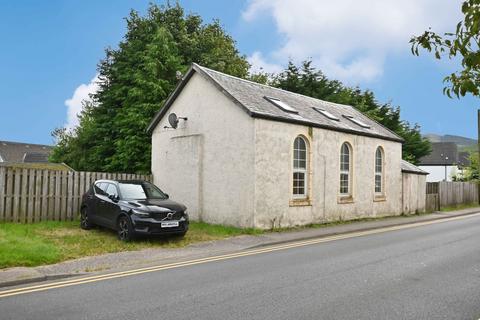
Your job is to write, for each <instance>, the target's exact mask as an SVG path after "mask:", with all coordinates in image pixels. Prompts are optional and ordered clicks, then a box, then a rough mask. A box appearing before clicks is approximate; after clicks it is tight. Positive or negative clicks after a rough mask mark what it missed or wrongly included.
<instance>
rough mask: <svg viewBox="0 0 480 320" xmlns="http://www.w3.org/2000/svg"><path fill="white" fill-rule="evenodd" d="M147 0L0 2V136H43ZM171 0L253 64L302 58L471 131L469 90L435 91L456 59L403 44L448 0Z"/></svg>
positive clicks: (438, 23)
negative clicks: (224, 35) (457, 93)
mask: <svg viewBox="0 0 480 320" xmlns="http://www.w3.org/2000/svg"><path fill="white" fill-rule="evenodd" d="M148 2H149V1H140V0H136V1H133V0H130V1H127V0H116V1H113V0H112V1H53V0H50V1H33V0H32V1H26V0H24V1H2V2H0V38H1V39H2V50H0V97H1V100H0V140H12V141H22V142H29V143H44V144H51V143H53V140H52V138H51V136H50V132H51V131H52V130H53V129H55V128H56V127H62V126H65V125H66V124H67V123H68V121H69V120H68V116H67V112H68V108H67V105H66V104H65V102H66V100H68V99H71V98H72V97H74V93H75V91H76V90H77V88H79V86H81V85H82V84H84V86H83V87H80V88H84V89H85V90H83V91H88V89H89V88H91V87H88V86H85V85H88V84H89V82H90V81H91V80H92V78H94V76H95V74H96V64H97V63H98V61H99V60H100V59H101V58H103V56H104V48H106V47H107V46H112V47H115V46H116V45H117V44H118V42H119V41H120V40H121V39H122V36H123V34H124V33H125V21H124V19H123V18H124V17H125V16H127V15H128V13H129V11H130V9H132V8H133V9H135V10H138V11H140V12H144V11H145V9H146V8H147V6H148ZM180 3H181V5H182V6H183V7H184V8H185V9H186V10H187V12H195V13H198V14H200V15H201V16H202V17H203V18H204V20H205V21H211V20H212V19H214V18H218V19H220V21H221V22H222V24H223V25H224V27H225V29H226V30H227V31H228V32H229V33H230V34H231V35H232V36H233V37H234V38H235V39H236V40H237V43H238V48H239V49H240V51H241V52H242V53H243V54H245V55H246V56H247V57H249V60H250V61H251V62H252V64H253V67H254V68H256V69H258V68H260V67H263V68H264V69H265V70H267V71H276V70H279V68H281V67H282V66H284V65H285V64H286V62H287V61H288V59H293V60H295V61H301V60H303V59H305V58H312V59H313V61H314V62H315V64H316V65H317V66H318V67H320V68H322V70H325V72H326V73H327V75H329V76H330V77H331V78H338V79H340V80H342V81H344V82H346V83H347V84H350V85H359V86H360V87H361V88H364V89H365V88H370V89H372V90H373V91H374V92H375V93H376V95H377V97H378V98H379V99H380V100H381V101H384V102H386V101H391V102H392V103H393V104H394V105H399V106H400V107H401V110H402V118H403V119H405V120H407V121H409V122H411V123H418V124H420V125H421V127H422V131H423V132H424V133H432V132H433V133H440V134H457V135H463V136H467V137H475V136H476V108H478V107H479V103H478V100H477V99H474V98H463V99H461V100H458V99H449V98H447V97H445V96H444V95H443V94H442V87H443V84H442V79H443V77H444V76H445V75H446V74H447V73H449V72H452V71H454V70H455V68H456V67H457V65H456V62H455V61H437V60H434V59H433V58H431V57H430V56H428V55H427V54H425V55H423V56H422V57H420V58H418V57H413V56H412V55H411V54H410V47H409V44H408V39H409V36H410V35H411V34H414V33H419V32H421V30H424V29H425V28H427V27H429V26H432V27H433V28H434V29H435V30H445V31H447V30H449V29H451V27H452V26H454V25H455V23H456V21H457V20H458V19H459V18H460V15H459V14H455V13H454V12H457V11H458V10H457V7H458V3H459V2H458V1H451V0H438V1H432V0H405V1H402V2H399V1H395V0H372V1H369V6H368V8H366V6H365V5H364V3H365V2H364V1H358V0H357V1H354V0H339V1H336V2H331V1H326V0H325V1H324V0H296V1H285V0H278V1H275V0H251V1H240V0H230V1H200V0H197V1H194V0H191V1H180ZM362 3H363V4H362ZM372 3H373V4H372ZM452 3H453V5H452ZM378 12H382V14H381V15H379V14H378ZM81 91H82V90H80V89H79V90H77V96H76V97H77V98H78V97H81V93H82V92H81ZM83 94H85V93H83ZM72 101H73V102H71V104H72V105H73V104H75V103H76V102H75V99H73V100H72Z"/></svg>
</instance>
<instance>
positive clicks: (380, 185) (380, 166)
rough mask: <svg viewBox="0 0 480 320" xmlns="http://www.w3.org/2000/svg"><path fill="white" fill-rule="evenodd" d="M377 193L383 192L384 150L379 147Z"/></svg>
mask: <svg viewBox="0 0 480 320" xmlns="http://www.w3.org/2000/svg"><path fill="white" fill-rule="evenodd" d="M375 193H376V194H382V193H383V150H382V147H378V148H377V151H376V152H375Z"/></svg>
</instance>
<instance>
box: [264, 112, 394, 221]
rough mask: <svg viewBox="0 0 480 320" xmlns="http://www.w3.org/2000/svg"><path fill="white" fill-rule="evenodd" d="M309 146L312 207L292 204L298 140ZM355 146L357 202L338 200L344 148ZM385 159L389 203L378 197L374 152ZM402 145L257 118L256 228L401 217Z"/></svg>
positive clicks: (385, 184)
mask: <svg viewBox="0 0 480 320" xmlns="http://www.w3.org/2000/svg"><path fill="white" fill-rule="evenodd" d="M298 135H303V136H304V137H307V138H308V140H309V143H310V148H309V150H310V166H311V167H310V179H308V180H309V181H310V194H309V200H310V203H309V204H306V203H303V204H302V205H295V204H294V202H293V201H292V200H293V199H292V158H293V141H294V139H295V138H296V137H297V136H298ZM344 142H349V143H350V145H351V146H352V147H353V174H352V178H353V184H352V186H353V202H349V203H342V202H341V201H340V198H339V188H340V187H339V184H340V182H339V179H340V147H341V145H342V144H343V143H344ZM378 146H382V147H383V149H384V155H385V165H384V168H385V173H384V187H385V189H384V190H385V199H384V200H383V201H376V198H375V192H374V161H375V151H376V148H377V147H378ZM401 148H402V146H401V144H400V143H398V142H392V141H387V140H382V139H376V138H370V137H364V136H358V135H352V134H348V133H342V132H337V131H331V130H325V129H318V128H310V129H309V127H306V126H301V125H295V124H287V123H281V122H274V121H268V120H262V119H255V176H256V181H255V226H256V227H260V228H271V227H272V226H275V227H287V226H293V225H304V224H309V223H319V222H325V221H333V220H339V219H344V220H348V219H355V218H360V217H376V216H382V215H395V214H400V213H401V211H402V174H401V167H400V160H401Z"/></svg>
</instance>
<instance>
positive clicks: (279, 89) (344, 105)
mask: <svg viewBox="0 0 480 320" xmlns="http://www.w3.org/2000/svg"><path fill="white" fill-rule="evenodd" d="M194 64H195V65H196V66H198V67H199V68H201V69H206V70H208V71H212V72H215V73H219V74H221V75H224V76H227V77H230V78H234V79H236V80H240V81H243V82H247V83H250V84H253V85H257V86H261V87H266V88H269V89H274V90H277V91H282V92H285V93H288V94H294V95H297V96H300V97H305V98H308V99H313V100H318V101H322V102H326V103H330V104H333V105H336V106H342V107H349V108H352V109H355V107H353V106H351V105H348V104H342V103H336V102H331V101H326V100H322V99H319V98H314V97H310V96H307V95H305V94H301V93H297V92H293V91H288V90H285V89H281V88H277V87H273V86H269V85H267V84H263V83H258V82H255V81H251V80H247V79H243V78H239V77H236V76H232V75H231V74H228V73H223V72H220V71H217V70H213V69H210V68H207V67H204V66H201V65H199V64H197V63H194Z"/></svg>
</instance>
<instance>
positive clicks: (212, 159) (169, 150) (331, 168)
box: [148, 64, 426, 228]
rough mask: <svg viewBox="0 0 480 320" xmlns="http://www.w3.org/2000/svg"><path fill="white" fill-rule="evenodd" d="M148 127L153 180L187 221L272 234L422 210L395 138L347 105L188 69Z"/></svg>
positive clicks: (418, 187)
mask: <svg viewBox="0 0 480 320" xmlns="http://www.w3.org/2000/svg"><path fill="white" fill-rule="evenodd" d="M148 131H149V132H150V133H151V134H152V173H153V176H154V182H155V183H156V184H158V185H159V186H161V187H162V188H163V189H164V190H165V191H166V192H168V193H170V194H172V195H175V199H178V200H179V201H181V202H183V203H185V204H186V205H187V206H188V208H189V209H188V210H189V214H190V216H191V217H192V219H194V220H202V221H206V222H209V223H218V224H227V225H235V226H241V227H257V228H271V227H288V226H294V225H305V224H310V223H320V222H326V221H335V220H339V219H355V218H361V217H376V216H383V215H395V214H396V215H399V214H401V213H403V212H408V213H410V212H422V211H424V208H425V176H426V173H425V172H423V171H422V170H419V169H418V168H416V167H415V166H413V165H412V164H409V163H406V162H404V161H403V160H402V158H401V157H402V141H403V140H402V138H400V137H399V136H397V135H396V134H395V133H393V132H392V131H390V130H388V129H387V128H385V127H383V126H382V125H380V124H379V123H377V122H375V121H373V120H371V119H369V118H368V117H366V116H365V115H363V114H362V113H361V112H359V111H358V110H356V109H354V108H353V107H351V106H346V105H340V104H334V103H330V102H326V101H322V100H318V99H314V98H311V97H307V96H304V95H300V94H295V93H292V92H288V91H284V90H281V89H277V88H273V87H270V86H266V85H261V84H258V83H254V82H250V81H247V80H243V79H240V78H236V77H232V76H229V75H226V74H223V73H220V72H217V71H214V70H211V69H208V68H204V67H201V66H199V65H196V64H194V65H193V66H192V67H191V68H190V69H189V71H188V72H187V73H186V74H185V76H184V77H183V79H182V81H181V82H180V83H179V85H178V86H177V88H176V89H175V91H174V92H173V93H172V94H171V95H170V97H169V98H168V100H167V102H166V103H165V106H164V107H163V108H162V109H161V111H160V112H159V113H158V114H157V115H156V116H155V117H154V119H153V120H152V122H151V124H150V125H149V128H148Z"/></svg>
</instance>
